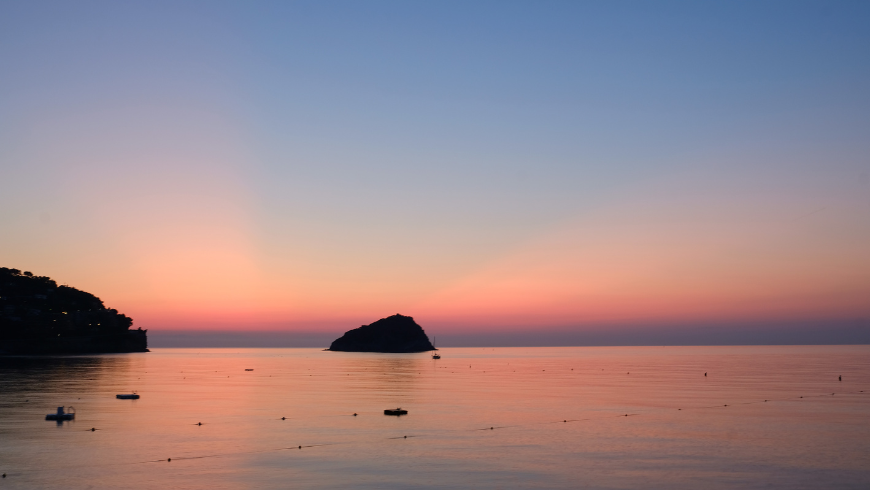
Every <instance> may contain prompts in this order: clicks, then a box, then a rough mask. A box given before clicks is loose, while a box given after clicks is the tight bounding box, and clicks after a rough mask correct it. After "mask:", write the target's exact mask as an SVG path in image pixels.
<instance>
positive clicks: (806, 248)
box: [0, 0, 870, 343]
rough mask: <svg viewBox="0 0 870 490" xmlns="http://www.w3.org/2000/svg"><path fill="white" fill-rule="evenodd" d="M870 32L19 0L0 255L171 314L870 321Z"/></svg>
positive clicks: (122, 301)
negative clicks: (26, 0) (398, 314)
mask: <svg viewBox="0 0 870 490" xmlns="http://www.w3.org/2000/svg"><path fill="white" fill-rule="evenodd" d="M868 25H870V3H867V2H860V1H859V2H836V1H825V2H799V1H783V2H774V1H769V2H765V1H762V2H757V1H753V2H620V1H608V2H603V1H602V2H577V1H572V2H557V1H534V2H533V1H529V2H509V1H493V2H487V1H475V2H449V1H439V2H401V1H396V2H378V1H368V2H359V1H350V2H330V1H317V2H290V1H280V2H266V1H260V2H238V1H235V2H220V1H208V2H185V1H173V2H161V1H154V2H108V1H107V2H90V1H81V2H41V1H32V2H19V1H8V0H0V236H2V240H0V266H4V267H14V268H18V269H21V270H28V271H32V272H33V273H34V274H38V275H46V276H50V277H52V278H53V279H55V280H57V282H58V283H59V284H68V285H71V286H74V287H77V288H79V289H83V290H85V291H88V292H91V293H93V294H95V295H97V296H99V297H100V298H101V299H102V300H103V301H104V302H105V303H106V304H107V306H110V307H113V308H117V309H118V310H120V311H121V312H123V313H125V314H127V315H129V316H131V317H133V319H134V321H135V323H134V326H138V327H142V328H147V329H149V331H150V332H152V333H157V334H160V333H172V332H187V333H189V332H198V331H202V332H205V331H209V332H214V331H223V332H263V331H267V332H297V333H299V334H300V335H302V333H306V335H307V334H310V333H312V332H314V333H317V332H329V333H331V332H334V331H343V330H346V329H348V328H353V327H355V326H358V325H360V324H364V323H370V322H372V321H374V320H376V319H378V318H381V317H384V316H388V315H391V314H394V313H402V314H406V315H411V316H414V317H415V319H417V321H418V323H420V324H421V325H423V327H424V328H425V329H426V330H427V332H436V333H440V334H441V335H442V336H446V337H448V338H449V337H450V336H451V335H454V336H456V337H457V338H458V337H459V336H462V335H466V336H467V335H475V334H479V335H483V336H484V337H485V336H486V335H489V336H490V338H493V337H492V336H493V335H499V334H503V335H513V336H514V337H515V338H525V339H526V340H525V342H529V341H531V340H529V339H534V338H535V336H536V335H537V334H538V333H540V332H550V333H552V332H561V333H562V334H565V335H568V336H569V337H570V336H571V335H574V336H575V337H573V338H578V337H576V336H577V335H581V334H584V333H588V332H612V333H614V334H618V335H622V336H625V335H627V334H626V332H634V333H636V334H639V335H640V334H644V332H646V333H649V332H653V331H662V332H664V331H667V332H671V333H673V332H674V331H675V330H674V329H677V330H676V331H679V332H683V334H685V335H689V336H691V335H695V337H693V338H698V337H697V333H698V332H702V331H706V330H705V329H709V328H712V327H711V326H715V328H718V329H719V330H720V331H725V332H727V331H729V330H735V331H738V330H739V331H745V330H746V329H750V330H752V329H754V330H758V329H762V330H763V329H765V328H768V329H772V330H771V331H776V332H779V333H778V334H777V335H779V337H776V338H778V339H780V341H783V342H786V341H787V340H788V339H789V336H790V335H792V334H794V333H795V332H797V331H799V330H800V329H801V328H816V329H817V330H819V331H820V332H821V331H824V330H825V329H829V328H833V327H832V326H833V325H838V326H840V327H843V328H858V329H863V330H862V331H865V333H868V332H870V90H868V87H870V29H868V27H867V26H868ZM790 325H791V326H793V327H790ZM800 325H803V326H800ZM808 325H809V326H810V327H807V326H808ZM790 328H792V330H790ZM838 328H839V327H838ZM565 335H563V336H562V337H560V338H563V339H565V338H568V337H565ZM669 335H671V334H669ZM674 335H676V337H675V338H677V339H679V337H680V334H674ZM673 337H674V336H673V335H671V337H669V338H673ZM702 337H703V336H702ZM702 337H701V340H699V342H702V343H703V338H702ZM554 338H555V337H554ZM868 338H870V337H868ZM554 342H556V343H558V342H560V341H559V340H558V339H557V340H554ZM629 342H630V341H629Z"/></svg>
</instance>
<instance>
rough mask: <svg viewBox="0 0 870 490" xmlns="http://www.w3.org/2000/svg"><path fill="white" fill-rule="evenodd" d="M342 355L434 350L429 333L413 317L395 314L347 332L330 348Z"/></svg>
mask: <svg viewBox="0 0 870 490" xmlns="http://www.w3.org/2000/svg"><path fill="white" fill-rule="evenodd" d="M327 350H332V351H342V352H391V353H398V352H426V351H430V350H435V347H434V346H433V345H432V343H431V342H429V337H427V336H426V332H424V331H423V328H422V327H421V326H420V325H417V322H415V321H414V319H413V318H411V317H410V316H405V315H400V314H398V313H397V314H395V315H393V316H388V317H387V318H381V319H380V320H378V321H376V322H374V323H372V324H369V325H363V326H361V327H359V328H355V329H353V330H348V331H347V332H345V333H344V335H342V336H341V337H339V338H337V339H335V340H334V341H333V342H332V345H330V346H329V349H327Z"/></svg>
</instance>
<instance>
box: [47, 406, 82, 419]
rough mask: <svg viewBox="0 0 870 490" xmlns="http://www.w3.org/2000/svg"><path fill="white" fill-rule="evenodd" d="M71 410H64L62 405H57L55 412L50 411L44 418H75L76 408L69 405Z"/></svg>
mask: <svg viewBox="0 0 870 490" xmlns="http://www.w3.org/2000/svg"><path fill="white" fill-rule="evenodd" d="M69 408H70V410H72V412H64V407H57V413H50V414H48V415H46V416H45V420H57V421H64V420H73V419H75V418H76V409H75V408H73V407H69Z"/></svg>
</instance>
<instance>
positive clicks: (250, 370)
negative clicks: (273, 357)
mask: <svg viewBox="0 0 870 490" xmlns="http://www.w3.org/2000/svg"><path fill="white" fill-rule="evenodd" d="M245 371H253V369H245Z"/></svg>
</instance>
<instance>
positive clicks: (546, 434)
mask: <svg viewBox="0 0 870 490" xmlns="http://www.w3.org/2000/svg"><path fill="white" fill-rule="evenodd" d="M439 352H440V354H441V356H442V357H441V359H437V360H436V359H432V357H431V354H429V353H420V354H375V353H343V352H328V351H323V350H320V349H309V348H305V349H302V348H299V349H171V348H160V349H153V350H152V352H149V353H137V354H112V355H94V356H68V357H41V358H38V357H7V358H2V359H0V473H3V474H4V477H3V478H2V479H0V488H3V489H6V488H10V489H11V488H22V489H33V488H58V489H67V490H68V489H85V488H97V489H103V488H131V489H140V488H141V489H161V490H166V489H176V488H181V489H184V488H190V489H205V488H207V489H222V488H227V489H240V488H241V489H247V488H251V489H261V488H265V489H271V488H276V489H277V488H281V489H283V488H300V489H321V488H322V489H327V488H328V489H332V488H363V489H368V488H371V489H409V488H410V489H413V488H432V489H440V488H457V489H459V488H461V489H465V488H475V489H478V488H479V489H500V488H522V489H527V488H528V489H537V488H542V489H543V488H547V489H550V488H552V489H568V488H571V489H573V488H590V489H719V488H729V489H730V488H740V489H744V488H749V489H753V488H765V489H769V488H782V489H786V488H787V489H802V488H806V489H810V488H811V489H837V488H855V489H867V488H870V346H866V345H858V346H716V347H685V346H681V347H544V348H542V347H535V348H521V347H512V348H442V349H440V351H439ZM133 392H136V393H137V394H139V395H140V398H139V399H138V400H121V399H117V398H116V397H115V395H116V394H122V393H133ZM59 406H63V407H66V410H67V411H74V412H75V419H74V420H73V421H69V422H54V421H47V420H45V415H46V414H49V413H54V412H56V410H57V407H59ZM70 407H72V408H70ZM394 408H402V409H405V410H407V411H408V413H407V415H403V416H390V415H385V414H384V410H385V409H394Z"/></svg>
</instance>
